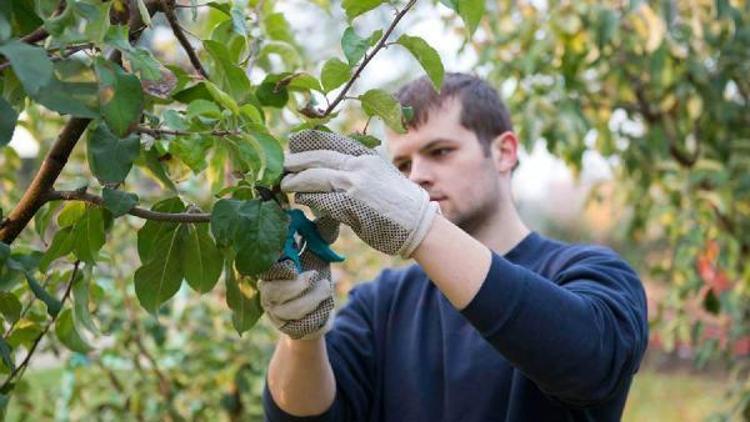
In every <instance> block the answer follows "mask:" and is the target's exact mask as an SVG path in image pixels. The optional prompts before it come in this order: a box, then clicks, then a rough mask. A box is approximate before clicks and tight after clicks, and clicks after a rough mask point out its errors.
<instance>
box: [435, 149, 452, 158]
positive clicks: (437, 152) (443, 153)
mask: <svg viewBox="0 0 750 422" xmlns="http://www.w3.org/2000/svg"><path fill="white" fill-rule="evenodd" d="M451 151H452V150H451V149H450V148H436V149H434V150H432V156H433V157H443V156H446V155H448V154H449V153H450V152H451Z"/></svg>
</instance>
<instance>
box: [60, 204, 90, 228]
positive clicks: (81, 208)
mask: <svg viewBox="0 0 750 422" xmlns="http://www.w3.org/2000/svg"><path fill="white" fill-rule="evenodd" d="M85 213H86V203H85V202H83V201H70V202H67V203H66V204H65V206H63V209H62V211H60V214H58V215H57V225H58V226H60V227H70V226H72V225H74V224H75V223H77V222H78V220H80V219H81V217H83V214H85Z"/></svg>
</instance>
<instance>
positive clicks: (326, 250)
mask: <svg viewBox="0 0 750 422" xmlns="http://www.w3.org/2000/svg"><path fill="white" fill-rule="evenodd" d="M255 189H256V191H257V192H258V193H259V194H260V196H261V198H263V200H264V201H270V200H274V201H276V203H277V204H279V206H280V207H282V208H283V209H284V210H285V211H286V213H287V215H289V218H290V223H289V228H288V230H287V234H286V241H285V242H284V250H283V252H282V254H281V257H280V258H279V259H278V261H283V260H285V259H291V260H292V261H293V262H294V265H295V267H296V268H297V271H298V272H300V273H301V272H302V262H301V260H300V255H302V253H303V252H304V251H305V250H306V249H307V248H310V252H312V253H314V254H315V255H317V256H318V258H320V259H322V260H323V261H325V262H342V261H344V259H345V258H346V257H344V256H343V255H339V254H337V253H336V252H334V251H333V250H332V249H331V246H330V245H329V244H328V243H327V242H326V241H325V240H324V239H323V237H322V236H321V235H320V233H319V232H318V227H317V226H316V225H315V223H314V222H313V221H312V220H310V219H309V218H307V216H306V215H305V213H304V212H303V211H302V210H300V209H296V208H291V207H290V206H289V203H288V202H286V201H285V200H284V199H285V198H284V197H283V195H280V194H279V193H280V191H278V189H275V190H274V191H272V190H270V189H268V188H265V187H263V186H256V187H255Z"/></svg>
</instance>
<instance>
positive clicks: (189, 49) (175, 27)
mask: <svg viewBox="0 0 750 422" xmlns="http://www.w3.org/2000/svg"><path fill="white" fill-rule="evenodd" d="M160 8H161V11H162V12H163V13H164V16H166V17H167V21H168V22H169V26H171V27H172V32H174V36H175V37H177V41H179V42H180V45H182V48H183V49H184V50H185V53H186V54H187V56H188V59H190V63H192V64H193V67H194V68H195V70H197V71H198V73H200V74H201V75H202V76H203V77H204V78H206V79H209V77H208V73H207V72H206V69H204V68H203V65H202V64H201V61H200V59H198V55H197V54H196V53H195V50H194V49H193V46H192V45H190V41H189V40H188V39H187V37H186V36H185V33H184V32H183V31H182V28H181V27H180V23H179V22H178V21H177V15H175V13H174V10H175V1H174V0H160Z"/></svg>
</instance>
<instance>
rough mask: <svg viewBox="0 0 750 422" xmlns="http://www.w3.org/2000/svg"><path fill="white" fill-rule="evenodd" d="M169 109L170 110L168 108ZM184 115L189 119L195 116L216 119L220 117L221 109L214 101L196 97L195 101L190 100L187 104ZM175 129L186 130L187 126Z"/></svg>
mask: <svg viewBox="0 0 750 422" xmlns="http://www.w3.org/2000/svg"><path fill="white" fill-rule="evenodd" d="M170 111H171V110H170ZM185 111H186V114H185V117H187V118H188V119H189V120H192V119H195V118H197V117H205V118H207V119H208V120H211V121H216V120H219V119H221V109H220V108H219V106H217V105H216V103H214V102H212V101H208V100H204V99H201V98H199V99H197V100H195V101H192V102H190V104H188V106H187V110H185ZM175 129H177V130H187V129H188V128H187V127H184V128H182V129H180V128H175Z"/></svg>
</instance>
